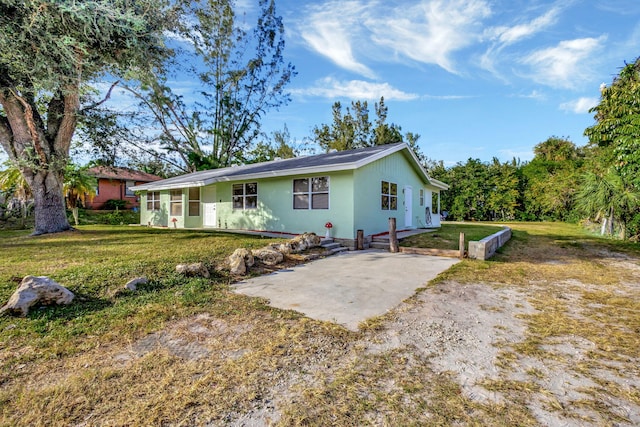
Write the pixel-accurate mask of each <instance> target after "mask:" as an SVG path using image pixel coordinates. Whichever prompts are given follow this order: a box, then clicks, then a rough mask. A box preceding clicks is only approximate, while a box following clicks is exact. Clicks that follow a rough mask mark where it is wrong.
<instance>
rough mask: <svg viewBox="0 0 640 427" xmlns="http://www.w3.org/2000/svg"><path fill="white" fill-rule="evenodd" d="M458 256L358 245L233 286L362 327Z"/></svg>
mask: <svg viewBox="0 0 640 427" xmlns="http://www.w3.org/2000/svg"><path fill="white" fill-rule="evenodd" d="M458 261H459V260H458V259H455V258H445V257H437V256H423V255H412V254H400V253H397V254H392V253H389V252H384V251H380V250H367V251H354V252H346V253H343V254H340V255H334V256H332V257H328V258H323V259H320V260H317V261H314V262H312V263H308V264H302V265H298V266H296V267H293V268H290V269H287V270H279V271H277V272H275V273H272V274H269V275H265V276H260V277H254V278H251V279H247V280H244V281H242V282H239V283H237V284H235V285H234V286H233V289H234V290H235V291H236V292H238V293H241V294H244V295H249V296H258V297H263V298H266V299H268V300H269V301H270V304H271V305H272V306H274V307H278V308H282V309H287V310H288V309H290V310H296V311H299V312H301V313H304V314H305V315H307V316H309V317H311V318H313V319H317V320H325V321H332V322H335V323H338V324H341V325H343V326H345V327H347V328H349V329H351V330H353V331H357V330H358V324H359V323H360V322H362V321H364V320H366V319H368V318H371V317H374V316H380V315H382V314H385V313H386V312H388V311H389V310H391V309H393V308H394V307H395V306H397V305H398V304H400V303H401V302H402V301H403V300H405V299H407V298H409V297H410V296H412V295H413V294H414V293H415V291H416V289H418V288H420V287H423V286H425V285H426V284H427V283H428V282H429V281H430V280H431V279H433V278H435V277H436V276H437V275H438V274H440V273H442V272H443V271H445V270H447V269H448V268H449V267H451V266H452V265H454V264H456V263H457V262H458Z"/></svg>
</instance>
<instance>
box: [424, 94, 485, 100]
mask: <svg viewBox="0 0 640 427" xmlns="http://www.w3.org/2000/svg"><path fill="white" fill-rule="evenodd" d="M421 98H422V99H437V100H442V101H451V100H457V99H471V98H476V97H475V96H473V95H423V96H422V97H421Z"/></svg>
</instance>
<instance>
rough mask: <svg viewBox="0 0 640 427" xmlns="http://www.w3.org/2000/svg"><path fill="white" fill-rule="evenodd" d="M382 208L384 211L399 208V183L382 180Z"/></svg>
mask: <svg viewBox="0 0 640 427" xmlns="http://www.w3.org/2000/svg"><path fill="white" fill-rule="evenodd" d="M381 192H382V197H381V201H382V202H381V208H382V210H383V211H389V210H391V211H397V210H398V184H394V183H393V182H387V181H382V189H381Z"/></svg>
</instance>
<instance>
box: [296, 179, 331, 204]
mask: <svg viewBox="0 0 640 427" xmlns="http://www.w3.org/2000/svg"><path fill="white" fill-rule="evenodd" d="M293 209H329V177H328V176H317V177H315V178H301V179H294V180H293Z"/></svg>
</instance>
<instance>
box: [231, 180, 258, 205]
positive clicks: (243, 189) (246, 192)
mask: <svg viewBox="0 0 640 427" xmlns="http://www.w3.org/2000/svg"><path fill="white" fill-rule="evenodd" d="M231 191H232V198H233V209H256V208H257V207H258V183H257V182H246V183H244V184H233V186H232V189H231Z"/></svg>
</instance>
